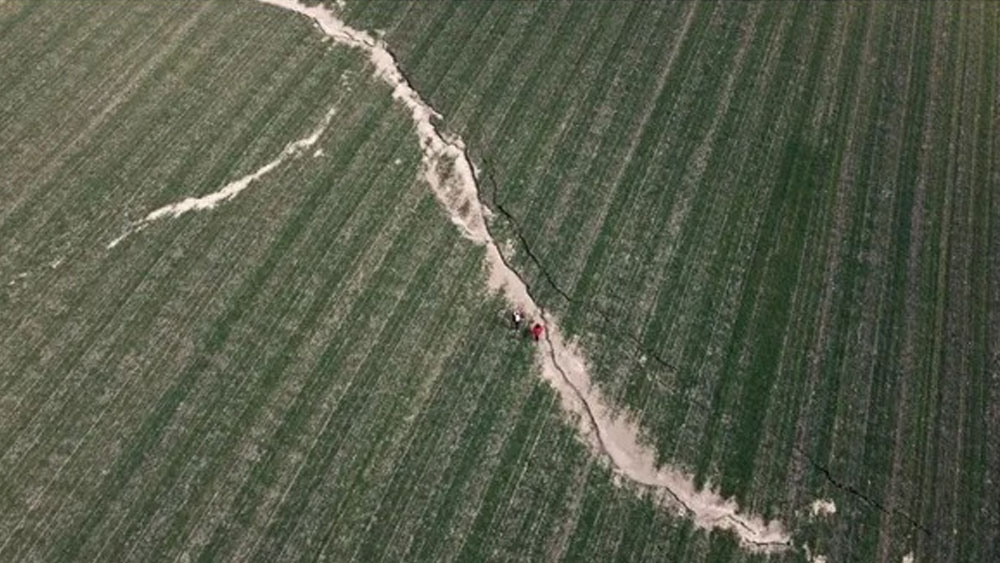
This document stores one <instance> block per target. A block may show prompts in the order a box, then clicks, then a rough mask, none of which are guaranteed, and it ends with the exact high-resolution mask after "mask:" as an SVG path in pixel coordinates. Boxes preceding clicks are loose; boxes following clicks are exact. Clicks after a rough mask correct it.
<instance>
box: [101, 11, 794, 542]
mask: <svg viewBox="0 0 1000 563" xmlns="http://www.w3.org/2000/svg"><path fill="white" fill-rule="evenodd" d="M260 1H261V2H264V3H266V4H270V5H273V6H276V7H279V8H283V9H286V10H290V11H293V12H296V13H299V14H302V15H304V16H307V17H309V18H310V19H312V20H313V21H314V22H315V23H316V24H318V25H319V27H320V28H321V29H322V30H323V32H324V33H325V34H326V35H327V36H328V37H330V38H331V39H332V40H333V41H335V42H337V43H340V44H343V45H346V46H349V47H353V48H357V49H360V50H361V51H362V52H363V53H364V54H365V55H366V56H367V57H368V59H369V61H370V62H371V63H372V65H373V67H374V72H375V76H376V77H377V78H379V79H381V80H383V81H384V82H385V83H387V84H388V85H389V86H390V87H391V88H392V95H393V98H394V99H395V100H397V101H398V102H399V103H400V104H402V105H403V106H404V107H405V108H406V109H407V110H408V111H409V112H410V115H411V117H412V119H413V124H414V126H415V128H416V133H417V137H418V140H419V143H420V146H421V150H422V153H423V157H422V162H421V170H420V174H421V176H422V178H423V179H424V180H426V182H427V183H428V185H429V186H430V187H431V189H432V191H433V192H434V195H435V196H436V198H437V199H438V200H439V201H440V202H441V204H442V206H443V207H444V209H445V211H447V213H448V216H449V218H450V220H451V221H452V223H454V224H455V226H456V227H458V228H459V230H460V231H461V232H462V234H463V236H464V237H466V238H468V239H469V240H471V241H472V242H474V243H475V244H477V245H481V246H483V247H485V250H486V253H485V260H486V266H487V270H488V272H489V277H488V285H489V289H490V290H491V291H494V292H498V293H500V294H501V295H502V296H503V297H504V298H505V299H506V300H507V301H508V302H509V304H510V305H511V306H512V307H516V308H520V309H522V310H523V311H524V312H525V313H526V314H527V315H528V317H529V318H532V319H537V320H539V321H541V322H543V323H544V325H545V326H546V332H545V335H544V339H543V340H542V342H541V343H540V345H539V347H538V353H537V357H538V362H539V364H540V367H541V373H542V376H543V377H544V378H545V379H546V380H547V381H548V382H549V383H550V384H551V385H552V386H553V388H555V390H556V391H557V392H558V394H559V397H560V399H561V403H562V405H563V407H564V408H565V409H566V410H567V411H568V412H569V413H571V415H572V418H573V419H574V422H575V424H576V426H577V427H578V429H579V431H580V432H581V435H582V436H583V438H584V440H585V441H586V442H587V443H588V444H589V445H590V446H591V448H592V449H593V450H594V452H595V453H597V454H598V455H600V456H602V457H603V458H605V459H606V460H607V461H608V462H609V464H610V467H611V469H612V470H613V471H614V472H615V474H616V475H617V476H618V477H619V479H620V481H622V482H625V483H631V484H633V485H638V486H640V487H644V488H649V489H653V490H655V491H657V492H659V493H661V494H659V495H658V496H659V498H660V499H662V501H663V502H664V504H665V505H667V506H671V507H680V508H682V509H683V511H684V512H685V513H686V515H687V516H689V517H690V518H691V519H692V520H693V521H694V523H695V524H696V525H697V526H698V527H700V528H703V529H713V528H716V529H727V530H731V531H733V532H734V533H735V534H736V535H737V536H738V537H739V539H740V541H741V543H742V545H743V546H744V547H746V548H748V549H753V550H780V549H787V548H789V547H790V538H789V534H788V532H787V531H786V529H785V526H784V525H783V524H782V523H781V522H778V521H771V522H765V521H764V520H763V519H762V518H761V517H759V516H757V515H748V514H743V513H741V511H740V508H739V506H738V505H737V504H736V502H735V501H733V500H727V499H724V498H722V497H721V496H720V495H718V494H717V493H716V492H714V491H711V490H701V491H699V490H698V489H697V488H696V487H695V485H694V480H693V479H692V477H691V476H690V475H688V474H686V473H684V472H682V471H680V470H677V469H674V468H672V467H669V466H664V467H659V466H657V464H656V453H655V451H654V450H653V449H652V448H650V447H648V446H646V445H645V444H644V443H643V442H642V438H641V435H642V434H641V429H640V428H639V427H638V426H637V425H636V424H635V423H633V422H632V421H630V420H627V419H626V418H624V417H621V416H617V415H616V414H615V413H614V411H613V409H612V408H611V406H610V405H609V404H608V401H607V400H606V399H605V397H604V396H603V394H602V393H601V392H600V390H598V389H597V388H595V387H594V385H593V384H592V381H591V377H590V373H589V370H588V367H587V362H586V360H585V356H584V354H583V351H582V350H580V349H579V348H578V347H577V346H576V345H575V344H574V343H572V342H570V341H569V340H568V338H567V337H566V336H565V335H564V334H563V333H562V331H561V330H560V328H559V325H558V323H557V321H556V319H555V318H554V317H553V315H552V314H551V313H549V312H548V311H546V310H545V309H544V308H543V307H542V306H541V305H539V304H538V303H537V302H536V301H535V300H534V298H533V297H532V295H531V293H530V290H529V287H528V285H527V284H526V282H525V281H524V280H523V279H522V278H521V277H520V275H519V274H518V273H517V272H516V271H515V270H514V269H513V268H512V267H511V266H510V265H509V263H508V258H507V257H506V256H505V255H504V254H503V253H502V252H501V247H500V245H499V243H498V242H497V241H495V240H494V238H493V236H492V234H491V232H490V229H489V226H488V222H487V221H488V219H489V218H490V217H491V212H490V210H489V208H488V207H486V205H485V204H483V203H482V201H481V199H480V195H479V185H478V178H477V171H476V170H475V168H474V166H473V164H472V162H471V160H470V159H469V157H468V156H467V154H466V149H465V145H464V143H463V142H462V140H461V139H459V138H456V137H453V136H450V135H448V134H445V133H442V132H440V131H439V130H438V129H437V127H436V125H435V120H437V119H439V118H440V115H439V114H438V113H437V112H436V111H435V110H434V108H432V107H431V106H430V105H429V104H428V103H427V102H426V101H425V100H424V99H423V98H422V97H421V96H420V94H419V93H418V92H416V91H415V90H414V89H413V87H412V85H411V84H410V82H409V81H408V80H407V79H406V77H405V76H404V75H403V74H402V72H401V71H400V69H399V67H398V65H397V63H396V60H395V57H394V56H393V55H392V53H391V52H390V51H389V50H388V48H387V47H386V45H385V43H384V42H383V41H382V39H380V38H376V37H375V36H373V35H371V34H369V33H367V32H364V31H359V30H356V29H353V28H351V27H350V26H348V25H346V24H345V23H344V22H343V21H341V20H340V19H339V18H338V17H337V15H336V14H335V13H334V12H332V11H330V10H328V9H327V8H325V7H323V6H317V7H308V6H305V5H303V4H300V3H298V2H297V1H295V0H260ZM333 115H334V110H333V109H331V110H329V111H328V112H327V114H326V116H325V117H324V118H323V120H322V121H321V123H320V124H318V125H317V127H316V128H315V129H314V130H313V132H312V133H311V134H310V135H309V136H307V137H305V138H303V139H300V140H298V141H295V142H293V143H290V144H289V145H288V146H286V147H285V149H284V150H283V151H282V152H281V153H280V154H279V155H278V157H276V158H275V159H274V160H272V161H271V162H269V163H267V164H265V165H264V166H262V167H261V168H259V169H257V170H256V171H255V172H253V173H252V174H249V175H247V176H244V177H242V178H240V179H238V180H235V181H233V182H231V183H229V184H227V185H225V186H223V187H222V188H220V189H219V190H218V191H216V192H213V193H211V194H208V195H205V196H202V197H197V198H195V197H191V198H187V199H184V200H182V201H180V202H177V203H173V204H170V205H167V206H164V207H161V208H159V209H156V210H154V211H152V212H150V213H149V214H147V215H146V216H145V217H144V218H143V219H141V220H138V221H135V222H133V223H132V224H130V225H129V227H128V229H127V230H126V232H125V233H124V234H123V235H121V236H120V237H119V238H117V239H115V240H113V241H112V242H111V243H110V244H108V248H113V247H114V246H116V245H117V244H118V243H120V242H121V241H122V240H123V239H124V238H125V237H127V236H129V235H130V234H133V233H135V232H138V231H140V230H142V229H144V228H145V227H146V226H147V225H149V224H150V223H151V222H153V221H157V220H159V219H164V218H174V217H178V216H180V215H182V214H184V213H187V212H189V211H196V210H206V209H212V208H214V207H215V206H216V205H218V204H219V203H222V202H224V201H227V200H229V199H232V198H233V197H236V196H237V195H238V194H239V193H240V192H242V191H243V190H245V189H246V188H247V187H249V186H250V185H251V184H252V183H253V182H254V181H255V180H257V179H259V178H261V177H262V176H264V175H266V174H268V173H269V172H271V171H272V170H274V169H275V168H277V167H278V166H280V165H281V164H282V163H284V162H285V161H286V160H288V159H290V158H296V157H298V156H300V155H301V154H303V153H304V152H305V151H306V149H308V148H310V147H311V146H312V145H314V144H315V143H316V142H317V140H318V139H319V138H320V136H321V135H322V134H323V132H324V131H325V130H326V128H327V127H328V126H329V124H330V121H331V119H332V118H333Z"/></svg>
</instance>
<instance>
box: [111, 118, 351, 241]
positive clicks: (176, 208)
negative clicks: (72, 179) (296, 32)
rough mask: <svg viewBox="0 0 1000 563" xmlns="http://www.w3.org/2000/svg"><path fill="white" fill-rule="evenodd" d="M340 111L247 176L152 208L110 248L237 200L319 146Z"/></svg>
mask: <svg viewBox="0 0 1000 563" xmlns="http://www.w3.org/2000/svg"><path fill="white" fill-rule="evenodd" d="M336 113H337V112H336V110H335V109H334V108H330V109H329V110H328V111H327V112H326V115H324V116H323V119H322V120H321V121H320V123H319V125H317V126H316V128H315V129H313V131H312V133H310V134H309V136H307V137H305V138H302V139H299V140H298V141H293V142H291V143H288V145H287V146H285V148H284V150H282V151H281V153H280V154H278V156H277V158H275V159H274V160H272V161H271V162H268V163H267V164H265V165H264V166H261V167H260V168H258V169H257V170H256V171H254V172H253V173H252V174H247V175H246V176H243V177H242V178H239V179H238V180H234V181H232V182H230V183H228V184H226V185H225V186H222V188H220V189H219V190H218V191H215V192H212V193H210V194H208V195H204V196H201V197H189V198H186V199H183V200H181V201H178V202H177V203H171V204H170V205H165V206H163V207H161V208H159V209H156V210H154V211H151V212H150V213H149V214H148V215H146V216H145V217H143V218H142V219H139V220H138V221H134V222H132V223H131V224H129V226H128V228H127V229H126V230H125V232H124V233H122V235H121V236H119V237H118V238H116V239H115V240H113V241H111V242H110V243H108V248H109V249H110V248H114V247H116V246H118V244H119V243H120V242H121V241H123V240H125V237H127V236H129V235H131V234H133V233H137V232H139V231H141V230H143V229H145V228H146V226H147V225H149V224H150V223H152V222H153V221H157V220H159V219H166V218H176V217H180V216H181V215H184V214H185V213H187V212H189V211H203V210H206V209H213V208H214V207H215V206H216V205H218V204H220V203H222V202H225V201H228V200H230V199H233V198H234V197H236V196H237V195H239V194H240V192H242V191H243V190H245V189H247V188H248V187H250V184H252V183H253V182H255V181H256V180H259V179H260V178H261V177H263V176H265V175H267V174H268V173H269V172H271V171H272V170H274V169H275V168H277V167H278V166H281V164H282V163H284V162H285V161H286V160H288V159H289V158H294V157H297V156H299V155H301V154H302V153H303V152H304V151H305V150H306V149H308V148H309V147H311V146H313V145H315V144H316V142H317V141H319V138H320V137H321V136H322V135H323V132H324V131H326V128H327V127H329V126H330V121H331V120H332V119H333V116H334V115H335V114H336Z"/></svg>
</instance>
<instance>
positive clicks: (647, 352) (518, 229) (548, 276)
mask: <svg viewBox="0 0 1000 563" xmlns="http://www.w3.org/2000/svg"><path fill="white" fill-rule="evenodd" d="M483 164H484V165H485V166H486V167H487V173H486V177H487V178H488V179H489V181H490V183H491V184H492V186H493V191H492V193H491V196H490V199H491V201H492V204H493V207H494V208H496V210H497V211H499V212H500V214H501V215H503V216H504V218H506V219H507V221H508V222H509V223H510V225H511V228H512V230H513V231H514V235H515V236H516V237H517V239H518V240H519V241H520V243H521V246H522V247H524V251H525V254H527V255H528V258H529V259H531V262H532V263H534V264H535V266H537V267H538V269H539V271H540V272H541V273H542V277H543V278H545V281H546V282H547V283H548V284H549V285H550V286H551V287H552V289H554V290H555V291H556V293H558V294H559V296H560V297H562V298H563V299H565V300H566V301H567V302H568V303H574V304H585V305H587V306H586V307H585V308H584V310H585V311H593V312H594V313H596V314H597V315H598V316H600V317H601V318H602V320H604V322H605V323H607V324H608V325H611V326H614V325H613V323H612V320H613V316H612V315H611V314H609V313H607V312H606V311H604V310H602V309H601V308H600V307H597V306H596V305H594V304H592V303H591V304H586V303H583V302H582V301H581V300H579V299H575V298H573V297H572V296H571V295H570V294H569V292H567V291H566V290H564V289H563V288H562V287H561V286H560V285H559V283H557V282H556V280H555V276H554V275H552V273H551V272H549V270H548V269H547V268H546V267H545V265H544V264H542V261H541V260H540V259H539V258H538V255H537V254H535V252H534V251H533V250H532V249H531V245H530V244H529V243H528V240H527V238H526V237H525V235H524V229H523V227H522V226H521V222H520V221H519V220H518V219H517V217H515V216H514V214H513V213H511V212H510V211H508V210H507V208H505V207H504V206H503V204H502V203H500V200H499V198H498V194H499V193H500V188H499V184H498V183H497V181H496V178H495V177H494V176H493V167H492V166H490V164H489V162H488V161H487V160H486V159H485V158H484V159H483ZM607 334H611V335H612V336H614V337H615V338H617V339H618V340H621V341H626V342H630V343H631V344H632V345H634V346H635V348H636V349H637V350H638V351H639V352H641V353H642V354H643V355H644V356H646V357H648V358H651V359H652V360H653V361H654V362H656V363H657V364H659V365H660V366H661V367H663V368H665V369H667V370H669V371H670V372H671V373H677V371H678V370H677V366H675V365H674V364H672V363H671V362H668V361H667V360H666V359H664V358H663V356H662V355H660V354H659V353H658V352H657V351H656V350H653V349H652V348H649V347H648V346H646V345H645V344H643V343H642V340H641V339H640V338H639V337H638V336H636V335H634V334H631V333H628V332H624V331H607Z"/></svg>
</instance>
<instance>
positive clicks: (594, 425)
mask: <svg viewBox="0 0 1000 563" xmlns="http://www.w3.org/2000/svg"><path fill="white" fill-rule="evenodd" d="M465 156H466V158H469V155H468V153H467V152H466V155H465ZM470 162H471V161H470ZM483 164H486V165H487V166H488V164H487V162H486V161H485V160H484V161H483ZM487 177H488V178H489V179H490V182H492V183H493V184H494V186H495V185H496V182H495V180H494V179H493V177H492V174H490V173H488V174H487ZM475 182H476V194H477V196H478V198H479V203H480V205H483V206H487V204H486V202H485V201H484V200H483V190H482V188H481V185H480V182H479V179H478V178H475ZM497 209H498V210H500V212H501V213H503V214H504V215H508V214H507V212H506V211H503V210H502V209H501V208H500V207H499V205H497ZM486 230H487V232H489V234H490V237H491V238H492V240H493V242H492V244H493V247H494V248H495V249H496V251H497V253H498V254H499V255H500V260H501V261H502V262H503V264H504V266H506V267H507V269H508V270H510V272H511V273H513V274H514V275H515V276H517V278H518V279H519V280H521V283H523V284H524V288H525V291H526V292H527V293H528V296H529V297H531V299H532V300H533V301H534V302H535V305H536V306H537V307H538V310H539V312H540V313H541V317H542V320H543V321H544V322H545V323H546V324H550V321H549V316H548V311H547V310H546V308H545V306H544V305H542V303H541V301H540V300H539V299H538V297H537V296H536V295H535V293H534V292H533V291H532V286H531V283H530V282H529V281H528V279H527V278H526V277H525V276H524V275H523V274H522V273H521V272H520V271H518V270H517V268H515V267H514V265H513V264H512V263H511V262H510V260H509V259H508V258H507V256H505V255H504V253H503V251H502V250H501V248H500V245H499V244H498V243H497V242H496V241H497V238H496V237H495V236H494V233H493V231H492V229H491V228H490V226H489V223H487V225H486ZM521 238H522V242H523V237H521ZM525 245H526V243H525ZM526 246H527V245H526ZM532 259H533V260H534V261H535V263H536V264H538V265H539V267H541V264H540V263H539V262H538V259H537V258H536V257H534V256H532ZM543 270H544V268H543ZM548 283H550V284H551V285H552V286H553V287H554V288H555V289H556V291H559V292H560V293H561V294H562V295H563V297H565V298H566V299H567V300H569V301H572V299H571V298H570V297H569V296H568V295H566V294H565V293H562V292H561V290H560V289H559V287H558V285H556V284H555V283H554V282H553V281H552V280H551V279H548ZM545 342H546V343H547V344H548V347H547V350H546V352H547V354H548V356H549V359H550V360H551V361H552V365H553V366H554V367H555V368H556V371H558V372H559V375H560V376H562V379H563V381H565V382H566V384H567V385H569V387H570V388H571V389H572V390H573V392H574V393H575V394H576V398H577V399H578V400H579V401H580V404H581V405H582V406H583V410H584V412H585V413H586V414H587V419H588V420H589V422H590V427H591V430H592V431H593V433H594V437H595V438H596V442H597V446H598V448H599V450H600V454H601V455H602V456H604V457H606V458H607V459H608V460H609V462H610V463H611V467H612V468H613V469H614V470H615V473H616V474H618V475H621V476H622V477H624V478H626V479H628V480H630V481H632V482H633V483H636V484H638V485H640V486H643V487H648V488H651V489H656V490H662V491H665V492H666V493H667V494H669V495H670V496H671V497H672V498H673V499H674V500H675V501H676V502H677V504H679V505H680V506H681V507H683V509H684V511H685V513H687V514H695V511H694V509H693V508H691V506H689V505H688V504H687V503H686V502H684V500H683V499H682V498H681V497H680V496H679V495H678V494H677V493H676V492H674V491H673V489H671V488H670V487H668V486H666V485H651V484H648V483H642V482H640V481H637V480H635V479H632V478H631V477H629V476H628V475H625V474H624V473H623V472H621V471H620V470H619V469H618V467H617V466H616V464H615V462H614V458H613V457H612V456H611V453H610V451H609V450H608V446H607V444H606V442H605V441H604V437H603V436H602V435H601V425H600V423H599V422H597V417H596V416H595V415H594V411H593V408H592V407H591V406H590V403H589V402H588V401H587V397H586V395H585V394H584V393H583V391H581V390H580V388H579V387H577V385H576V384H575V383H574V382H573V380H572V379H571V378H570V377H569V375H568V374H567V373H566V371H565V370H564V369H563V367H562V366H561V365H560V364H559V360H558V358H557V357H556V353H555V344H554V343H553V342H552V337H551V335H550V334H549V333H548V332H546V333H545ZM725 517H729V518H732V519H733V521H735V522H736V523H737V524H739V525H740V526H742V527H743V528H745V529H746V530H747V531H748V532H750V533H754V531H753V530H752V529H751V528H750V527H749V526H747V525H746V524H745V523H743V522H742V521H740V520H739V519H736V518H733V516H732V515H730V514H726V515H724V516H722V517H720V518H718V519H716V520H719V519H722V518H725ZM751 543H757V542H751Z"/></svg>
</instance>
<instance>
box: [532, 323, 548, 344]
mask: <svg viewBox="0 0 1000 563" xmlns="http://www.w3.org/2000/svg"><path fill="white" fill-rule="evenodd" d="M544 332H545V327H543V326H542V325H541V324H539V323H535V326H533V327H531V336H533V337H535V342H538V341H539V340H541V338H542V334H543V333H544Z"/></svg>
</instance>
